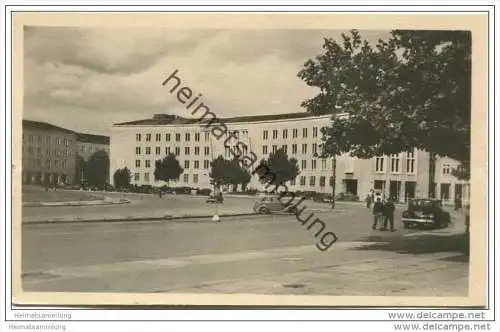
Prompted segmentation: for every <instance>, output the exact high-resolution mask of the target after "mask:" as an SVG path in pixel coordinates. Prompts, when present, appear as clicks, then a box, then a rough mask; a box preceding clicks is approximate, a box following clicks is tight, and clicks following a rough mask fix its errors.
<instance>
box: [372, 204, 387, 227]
mask: <svg viewBox="0 0 500 332" xmlns="http://www.w3.org/2000/svg"><path fill="white" fill-rule="evenodd" d="M383 212H384V205H383V204H382V202H381V200H380V198H377V201H376V202H375V203H374V204H373V225H372V229H376V228H377V225H378V224H379V223H380V222H381V221H382V220H381V219H382V217H383V215H384V214H383Z"/></svg>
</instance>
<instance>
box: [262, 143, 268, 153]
mask: <svg viewBox="0 0 500 332" xmlns="http://www.w3.org/2000/svg"><path fill="white" fill-rule="evenodd" d="M262 154H267V145H263V146H262Z"/></svg>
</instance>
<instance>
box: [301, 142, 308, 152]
mask: <svg viewBox="0 0 500 332" xmlns="http://www.w3.org/2000/svg"><path fill="white" fill-rule="evenodd" d="M302 153H303V154H306V153H307V144H302Z"/></svg>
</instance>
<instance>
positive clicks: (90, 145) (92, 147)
mask: <svg viewBox="0 0 500 332" xmlns="http://www.w3.org/2000/svg"><path fill="white" fill-rule="evenodd" d="M76 151H77V153H78V155H79V156H81V157H82V158H83V160H85V161H88V160H89V159H90V157H91V156H92V155H93V154H94V153H96V152H97V151H105V152H106V153H107V154H108V155H109V136H101V135H92V134H83V133H78V134H77V139H76Z"/></svg>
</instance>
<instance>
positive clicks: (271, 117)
mask: <svg viewBox="0 0 500 332" xmlns="http://www.w3.org/2000/svg"><path fill="white" fill-rule="evenodd" d="M326 116H333V114H323V115H313V114H311V113H308V112H297V113H284V114H266V115H250V116H237V117H230V118H218V120H219V121H220V122H223V123H236V122H259V121H275V120H294V119H303V118H318V117H326ZM207 119H209V118H208V117H207ZM196 123H202V121H200V118H199V117H198V118H184V117H181V116H177V115H171V114H155V115H154V116H153V117H152V118H150V119H144V120H136V121H129V122H122V123H115V124H113V126H154V125H183V124H196Z"/></svg>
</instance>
